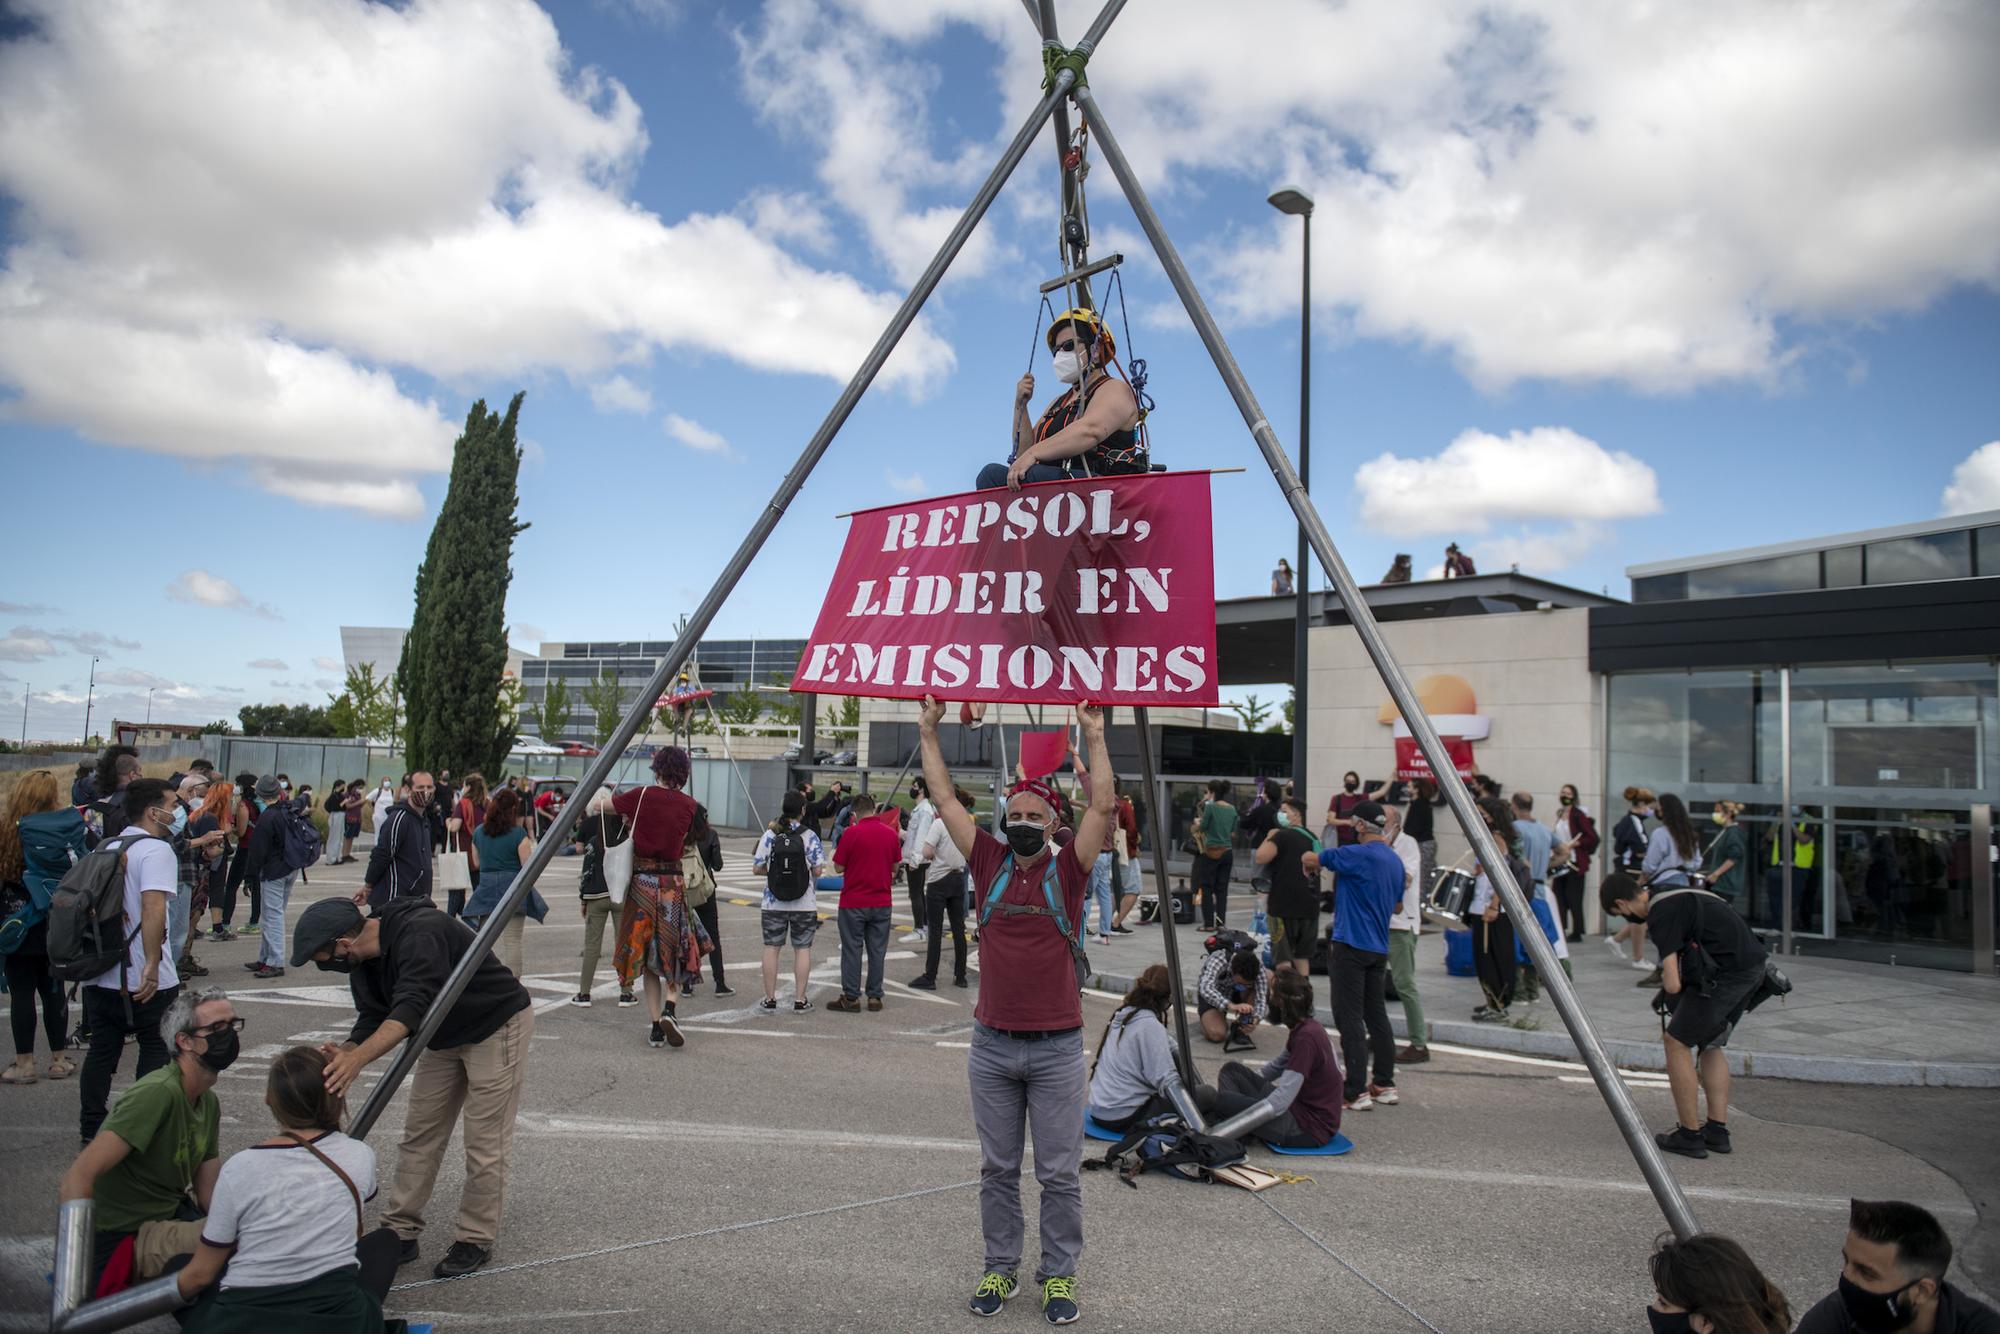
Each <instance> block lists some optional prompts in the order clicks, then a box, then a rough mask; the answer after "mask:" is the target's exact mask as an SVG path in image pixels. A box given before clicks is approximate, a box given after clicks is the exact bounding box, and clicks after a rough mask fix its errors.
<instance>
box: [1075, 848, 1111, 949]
mask: <svg viewBox="0 0 2000 1334" xmlns="http://www.w3.org/2000/svg"><path fill="white" fill-rule="evenodd" d="M1117 874H1118V856H1117V854H1116V853H1110V852H1100V853H1098V854H1097V860H1096V861H1094V862H1092V863H1091V864H1090V888H1089V890H1088V892H1087V895H1086V897H1085V898H1084V901H1083V920H1082V921H1081V922H1078V923H1077V924H1076V925H1077V929H1078V930H1079V931H1082V930H1083V929H1084V928H1085V927H1087V926H1088V925H1089V924H1090V905H1091V904H1093V903H1095V904H1096V905H1097V934H1098V935H1100V936H1108V935H1110V934H1111V910H1112V906H1113V904H1112V893H1111V880H1112V877H1113V876H1115V875H1117Z"/></svg>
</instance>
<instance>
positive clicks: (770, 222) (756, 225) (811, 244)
mask: <svg viewBox="0 0 2000 1334" xmlns="http://www.w3.org/2000/svg"><path fill="white" fill-rule="evenodd" d="M744 209H745V212H746V213H747V214H748V216H749V219H750V230H751V231H753V232H756V233H757V235H759V236H763V237H768V238H770V239H771V240H773V241H776V242H779V243H781V244H783V245H789V246H796V247H797V248H798V249H800V250H804V251H806V252H807V253H808V254H814V255H824V254H827V253H828V252H829V251H831V250H832V249H833V239H834V238H833V222H832V220H831V219H829V218H828V217H827V216H826V211H825V210H824V209H822V208H821V207H820V206H819V205H818V203H816V202H815V201H814V200H813V198H812V196H811V195H808V194H803V193H801V192H799V191H796V190H759V191H757V192H756V193H754V194H752V195H751V196H750V197H749V198H748V199H747V200H745V201H744Z"/></svg>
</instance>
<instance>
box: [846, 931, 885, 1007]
mask: <svg viewBox="0 0 2000 1334" xmlns="http://www.w3.org/2000/svg"><path fill="white" fill-rule="evenodd" d="M834 920H835V922H836V924H837V925H838V926H839V927H840V994H841V995H843V996H845V997H847V998H848V999H849V1000H852V999H854V998H855V997H856V996H859V995H860V994H861V987H862V980H861V965H862V964H863V963H866V964H867V965H868V981H867V986H868V994H869V995H871V996H874V997H875V998H877V999H878V1000H879V999H880V998H881V995H882V961H883V959H884V958H885V957H887V952H888V949H889V910H888V909H887V908H842V909H841V910H840V911H839V912H838V913H837V914H836V915H835V919H834Z"/></svg>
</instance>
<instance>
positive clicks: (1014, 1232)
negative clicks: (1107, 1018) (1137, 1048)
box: [966, 1023, 1089, 1283]
mask: <svg viewBox="0 0 2000 1334" xmlns="http://www.w3.org/2000/svg"><path fill="white" fill-rule="evenodd" d="M966 1073H967V1075H968V1077H969V1078H970V1080H971V1083H972V1128H973V1129H974V1130H976V1131H977V1132H978V1133H979V1227H980V1230H981V1231H982V1232H984V1233H985V1236H986V1268H987V1270H988V1271H989V1272H992V1273H999V1274H1012V1273H1014V1272H1016V1271H1017V1270H1018V1269H1019V1267H1020V1264H1021V1232H1022V1218H1021V1152H1022V1149H1023V1147H1024V1143H1025V1139H1026V1135H1025V1131H1026V1130H1027V1128H1028V1127H1029V1126H1032V1127H1033V1129H1034V1133H1035V1180H1036V1181H1038V1182H1039V1183H1041V1187H1042V1212H1041V1225H1040V1231H1041V1236H1042V1262H1041V1265H1040V1267H1039V1268H1037V1269H1036V1270H1035V1281H1036V1282H1037V1283H1039V1282H1041V1281H1042V1280H1043V1279H1045V1278H1058V1277H1073V1276H1074V1275H1075V1274H1076V1270H1077V1265H1078V1263H1079V1262H1080V1261H1081V1260H1082V1259H1083V1172H1082V1160H1083V1113H1084V1100H1085V1097H1086V1095H1087V1093H1088V1089H1089V1080H1088V1079H1087V1078H1086V1077H1085V1075H1084V1061H1083V1032H1082V1030H1081V1029H1079V1030H1077V1031H1076V1032H1074V1033H1065V1034H1063V1035H1062V1036H1061V1037H1054V1038H1043V1039H1040V1040H1038V1041H1022V1040H1021V1039H1018V1038H1011V1037H1007V1036H1005V1035H1004V1034H1001V1033H998V1032H995V1031H994V1030H993V1029H990V1028H988V1027H986V1025H984V1024H980V1023H975V1024H974V1025H973V1026H972V1052H971V1055H970V1057H969V1058H968V1059H967V1061H966Z"/></svg>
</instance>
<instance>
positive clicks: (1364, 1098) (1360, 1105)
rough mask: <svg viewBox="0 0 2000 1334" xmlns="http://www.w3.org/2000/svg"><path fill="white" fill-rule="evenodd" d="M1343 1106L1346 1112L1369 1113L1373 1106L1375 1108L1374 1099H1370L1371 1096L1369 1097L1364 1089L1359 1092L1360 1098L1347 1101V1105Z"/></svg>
mask: <svg viewBox="0 0 2000 1334" xmlns="http://www.w3.org/2000/svg"><path fill="white" fill-rule="evenodd" d="M1345 1106H1346V1108H1347V1110H1348V1111H1350V1112H1366V1111H1371V1110H1373V1109H1374V1106H1375V1099H1374V1098H1373V1097H1372V1096H1371V1095H1370V1094H1369V1093H1368V1091H1367V1090H1366V1089H1363V1090H1362V1091H1361V1096H1360V1097H1358V1098H1353V1099H1350V1100H1349V1101H1348V1102H1347V1103H1346V1104H1345Z"/></svg>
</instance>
